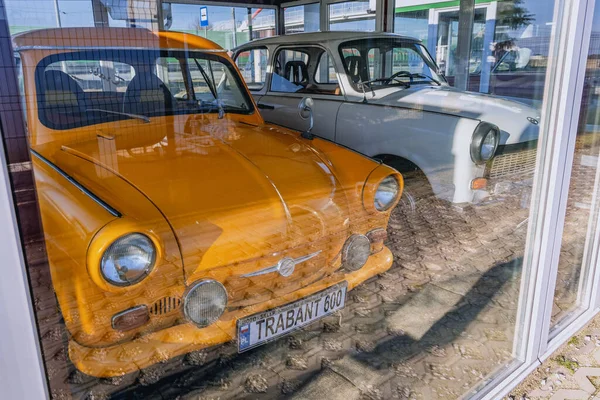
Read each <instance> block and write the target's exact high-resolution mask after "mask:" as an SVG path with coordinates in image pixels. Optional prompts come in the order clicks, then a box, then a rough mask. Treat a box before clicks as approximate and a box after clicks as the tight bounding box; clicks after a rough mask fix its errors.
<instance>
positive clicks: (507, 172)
mask: <svg viewBox="0 0 600 400" xmlns="http://www.w3.org/2000/svg"><path fill="white" fill-rule="evenodd" d="M536 157H537V149H536V147H535V146H534V147H533V148H521V149H518V150H514V151H511V149H510V148H509V146H505V149H504V151H503V152H501V153H500V154H499V155H497V156H496V157H495V158H494V159H493V160H492V163H491V164H492V165H491V167H490V169H489V178H490V179H491V180H493V179H498V178H506V177H523V176H526V175H533V173H534V171H535V159H536Z"/></svg>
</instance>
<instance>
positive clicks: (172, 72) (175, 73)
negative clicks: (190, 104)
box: [156, 57, 187, 100]
mask: <svg viewBox="0 0 600 400" xmlns="http://www.w3.org/2000/svg"><path fill="white" fill-rule="evenodd" d="M156 65H157V75H158V78H159V79H160V80H161V81H163V83H164V84H165V85H166V86H167V88H169V92H171V94H172V95H173V97H175V98H176V99H178V100H183V99H187V90H186V88H185V82H184V80H183V72H182V70H181V64H180V62H179V60H178V59H176V58H174V57H159V58H157V59H156Z"/></svg>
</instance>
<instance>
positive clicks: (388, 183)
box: [375, 175, 400, 211]
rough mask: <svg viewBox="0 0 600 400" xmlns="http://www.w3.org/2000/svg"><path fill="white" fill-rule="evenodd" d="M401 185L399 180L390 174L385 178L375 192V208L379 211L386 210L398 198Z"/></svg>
mask: <svg viewBox="0 0 600 400" xmlns="http://www.w3.org/2000/svg"><path fill="white" fill-rule="evenodd" d="M399 192H400V185H399V184H398V180H397V179H396V178H395V177H394V176H392V175H390V176H388V177H387V178H385V179H383V180H382V181H381V183H380V184H379V187H377V191H376V192H375V209H376V210H377V211H386V210H387V209H389V208H390V207H391V206H392V204H394V202H395V201H396V199H397V198H398V193H399Z"/></svg>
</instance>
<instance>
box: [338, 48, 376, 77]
mask: <svg viewBox="0 0 600 400" xmlns="http://www.w3.org/2000/svg"><path fill="white" fill-rule="evenodd" d="M341 51H342V57H344V63H345V64H346V65H345V67H346V73H347V74H348V77H349V78H350V79H351V80H352V81H353V82H354V83H358V82H360V81H368V80H369V79H371V78H370V77H372V76H373V72H374V71H373V70H372V65H365V60H364V58H363V57H362V55H361V54H360V51H359V50H358V49H355V48H344V49H342V50H341ZM367 58H368V57H367ZM369 64H372V63H371V62H369Z"/></svg>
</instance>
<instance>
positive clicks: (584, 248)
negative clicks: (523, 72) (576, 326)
mask: <svg viewBox="0 0 600 400" xmlns="http://www.w3.org/2000/svg"><path fill="white" fill-rule="evenodd" d="M596 3H597V4H596V9H595V11H594V22H593V25H592V39H591V43H590V48H589V55H588V59H587V63H586V71H585V78H584V90H583V98H582V101H581V118H580V120H579V129H578V131H577V139H576V142H575V155H574V156H573V164H572V168H573V170H572V172H571V184H570V186H569V194H568V199H567V213H566V218H565V224H564V232H563V237H562V244H561V247H560V259H559V264H558V279H557V281H556V290H555V293H554V306H553V309H552V319H551V328H550V329H551V335H552V336H553V335H555V334H556V333H558V332H559V331H560V329H562V328H563V327H564V323H565V322H566V321H567V320H568V319H569V318H570V317H573V316H576V315H578V314H579V313H581V312H582V311H584V310H585V309H587V307H589V303H588V299H587V298H586V297H585V293H586V289H587V288H589V286H588V285H589V284H590V282H588V281H587V279H586V278H587V277H588V274H587V271H589V269H590V268H591V267H592V265H591V263H593V261H592V252H593V251H594V248H595V247H596V245H594V232H595V230H596V229H597V228H598V224H597V219H598V206H599V203H598V199H597V197H596V194H597V193H598V190H599V188H598V185H599V181H598V179H599V173H598V171H599V166H600V164H599V163H598V160H599V159H600V80H599V79H598V76H600V65H598V55H599V54H600V49H599V47H598V39H597V38H598V37H600V7H599V6H600V4H598V3H599V2H596Z"/></svg>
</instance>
